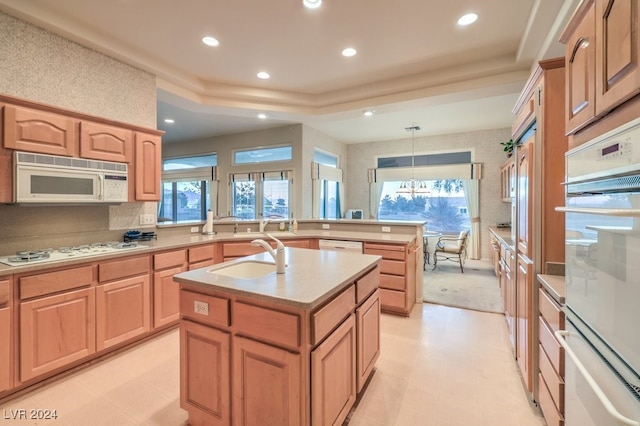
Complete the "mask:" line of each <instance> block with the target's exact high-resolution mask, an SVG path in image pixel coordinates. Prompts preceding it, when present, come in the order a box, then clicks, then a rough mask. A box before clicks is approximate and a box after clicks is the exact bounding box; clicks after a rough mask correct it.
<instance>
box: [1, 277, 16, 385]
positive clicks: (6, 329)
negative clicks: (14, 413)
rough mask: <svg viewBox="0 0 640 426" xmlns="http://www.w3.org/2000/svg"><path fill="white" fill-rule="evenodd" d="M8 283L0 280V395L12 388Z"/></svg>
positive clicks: (10, 311)
mask: <svg viewBox="0 0 640 426" xmlns="http://www.w3.org/2000/svg"><path fill="white" fill-rule="evenodd" d="M11 315H12V303H11V293H10V282H9V280H8V279H2V278H0V393H1V392H3V391H6V390H8V389H11V387H12V386H13V341H12V337H13V333H12V324H13V321H12V317H11Z"/></svg>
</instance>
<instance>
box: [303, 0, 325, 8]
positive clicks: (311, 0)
mask: <svg viewBox="0 0 640 426" xmlns="http://www.w3.org/2000/svg"><path fill="white" fill-rule="evenodd" d="M302 4H303V5H304V7H306V8H307V9H317V8H319V7H320V6H322V0H302Z"/></svg>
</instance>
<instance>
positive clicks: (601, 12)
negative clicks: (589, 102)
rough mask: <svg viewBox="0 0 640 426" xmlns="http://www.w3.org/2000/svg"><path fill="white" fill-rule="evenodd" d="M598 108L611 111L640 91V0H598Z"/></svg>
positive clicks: (598, 109) (600, 110)
mask: <svg viewBox="0 0 640 426" xmlns="http://www.w3.org/2000/svg"><path fill="white" fill-rule="evenodd" d="M596 6H597V8H598V14H597V19H596V34H598V35H599V39H598V44H597V46H596V64H597V65H598V66H597V68H596V96H597V98H596V109H597V112H598V113H603V112H606V111H609V110H611V109H613V108H614V107H616V106H617V105H619V104H621V103H622V102H624V101H626V100H627V99H630V98H631V97H632V96H635V95H636V94H638V93H639V92H640V37H639V35H638V31H640V28H639V25H640V2H639V1H638V0H601V1H597V2H596Z"/></svg>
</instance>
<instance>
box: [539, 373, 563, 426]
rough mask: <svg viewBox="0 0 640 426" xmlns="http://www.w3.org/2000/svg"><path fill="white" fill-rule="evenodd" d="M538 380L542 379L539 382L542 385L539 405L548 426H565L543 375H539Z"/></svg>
mask: <svg viewBox="0 0 640 426" xmlns="http://www.w3.org/2000/svg"><path fill="white" fill-rule="evenodd" d="M538 378H539V379H540V380H539V382H538V383H540V386H538V387H539V388H540V389H539V390H538V403H539V404H540V409H541V410H542V414H543V415H544V419H545V420H546V421H547V425H548V426H564V417H563V416H562V414H560V413H559V412H558V410H557V409H556V406H555V405H554V404H553V399H551V394H550V393H549V389H547V385H546V384H545V383H544V379H543V378H542V375H541V374H539V375H538Z"/></svg>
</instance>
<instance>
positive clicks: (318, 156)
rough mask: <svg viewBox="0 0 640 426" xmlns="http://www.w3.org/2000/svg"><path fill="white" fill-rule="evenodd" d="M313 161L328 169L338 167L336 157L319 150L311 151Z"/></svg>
mask: <svg viewBox="0 0 640 426" xmlns="http://www.w3.org/2000/svg"><path fill="white" fill-rule="evenodd" d="M313 161H315V162H316V163H318V164H324V165H325V166H329V167H338V156H337V155H334V154H331V153H330V152H326V151H323V150H321V149H317V148H316V149H314V150H313Z"/></svg>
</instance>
